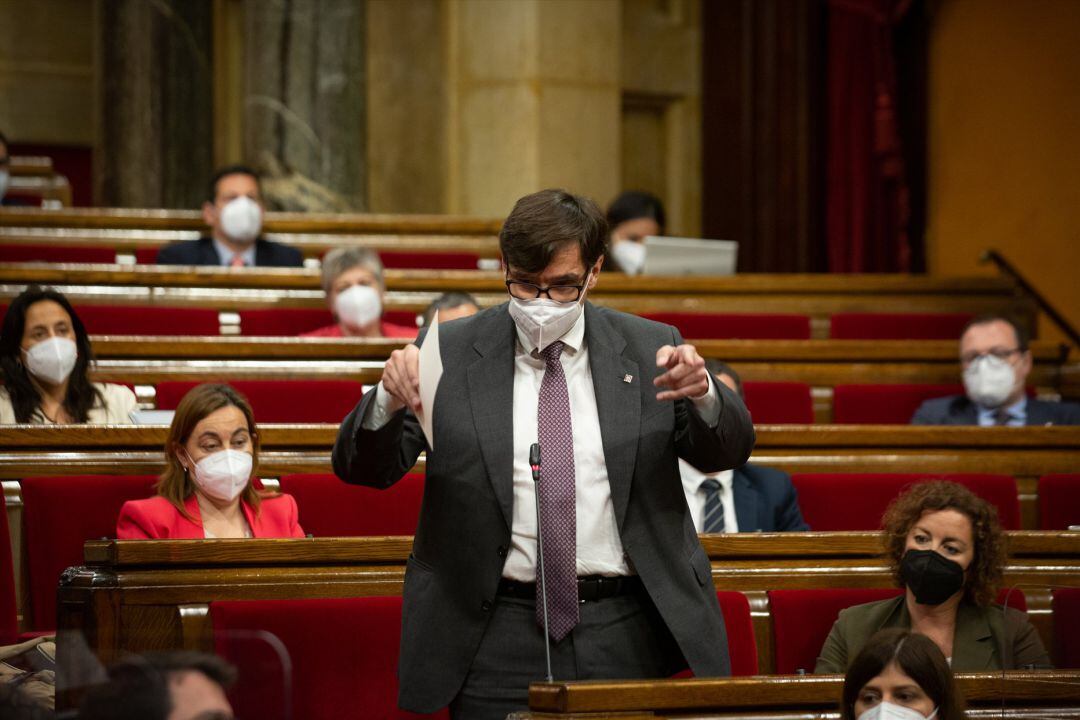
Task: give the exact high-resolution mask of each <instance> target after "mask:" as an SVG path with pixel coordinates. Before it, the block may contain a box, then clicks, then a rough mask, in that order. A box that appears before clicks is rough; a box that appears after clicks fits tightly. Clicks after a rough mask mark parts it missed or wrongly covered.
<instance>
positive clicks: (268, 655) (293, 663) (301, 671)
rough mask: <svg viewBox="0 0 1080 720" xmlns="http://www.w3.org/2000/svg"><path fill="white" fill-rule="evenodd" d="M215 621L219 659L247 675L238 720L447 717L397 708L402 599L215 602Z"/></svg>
mask: <svg viewBox="0 0 1080 720" xmlns="http://www.w3.org/2000/svg"><path fill="white" fill-rule="evenodd" d="M210 617H211V619H212V622H213V627H214V637H215V646H216V650H217V652H218V654H219V655H221V656H222V657H224V658H225V659H227V660H229V661H230V662H232V663H233V664H235V665H236V666H237V667H238V668H239V671H240V676H239V679H238V682H237V684H236V686H235V687H234V688H233V691H232V692H231V695H232V700H233V709H234V710H235V712H236V716H237V717H242V718H243V717H250V718H260V720H277V719H278V718H281V719H282V720H284V719H285V718H294V717H295V718H305V719H306V720H323V719H325V720H331V719H333V720H341V719H344V718H356V719H357V720H360V719H361V718H363V719H365V720H367V719H368V718H387V719H389V718H417V717H436V718H445V717H448V715H447V713H446V711H445V710H443V711H441V712H438V713H434V714H433V715H415V714H413V713H408V712H404V711H402V710H398V708H397V694H398V680H397V665H398V655H399V648H398V645H399V641H400V637H401V598H400V597H361V598H344V599H326V600H255V601H224V602H213V603H210ZM268 638H269V640H268ZM286 687H287V688H288V689H289V690H291V693H287V692H283V689H284V688H286ZM290 695H291V707H289V705H290V703H288V700H287V699H288V698H289V696H290Z"/></svg>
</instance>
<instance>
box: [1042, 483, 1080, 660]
mask: <svg viewBox="0 0 1080 720" xmlns="http://www.w3.org/2000/svg"><path fill="white" fill-rule="evenodd" d="M1070 525H1080V473H1077V474H1072V475H1044V476H1043V477H1041V478H1039V527H1040V528H1042V529H1043V530H1068V529H1069V526H1070ZM1077 667H1080V665H1078V666H1077Z"/></svg>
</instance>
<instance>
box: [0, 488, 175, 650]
mask: <svg viewBox="0 0 1080 720" xmlns="http://www.w3.org/2000/svg"><path fill="white" fill-rule="evenodd" d="M156 480H157V478H156V477H153V476H151V475H72V476H67V477H33V478H25V479H23V480H21V481H20V484H21V485H22V496H23V527H24V529H25V538H26V562H27V575H28V578H29V586H30V616H31V619H32V626H33V627H34V628H35V629H38V630H48V629H52V628H55V627H56V587H57V584H58V583H59V581H60V575H61V574H62V573H63V572H64V570H65V569H66V568H68V567H71V566H74V565H82V562H83V543H84V542H86V541H87V540H99V539H101V538H112V537H116V519H117V517H119V515H120V508H121V507H122V506H123V504H124V503H125V502H126V501H128V500H138V499H140V498H145V497H150V496H151V495H153V494H154V488H153V485H154V482H155V481H156Z"/></svg>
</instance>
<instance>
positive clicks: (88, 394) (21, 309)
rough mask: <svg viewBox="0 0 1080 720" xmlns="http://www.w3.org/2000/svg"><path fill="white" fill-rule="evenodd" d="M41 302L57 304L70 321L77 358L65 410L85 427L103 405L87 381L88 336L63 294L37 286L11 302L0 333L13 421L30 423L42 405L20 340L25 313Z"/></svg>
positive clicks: (0, 362)
mask: <svg viewBox="0 0 1080 720" xmlns="http://www.w3.org/2000/svg"><path fill="white" fill-rule="evenodd" d="M44 300H51V301H52V302H54V303H56V304H57V305H59V306H60V307H62V308H63V309H64V311H65V312H66V313H67V314H68V315H69V316H70V317H71V329H72V330H74V331H75V347H76V349H77V351H78V357H77V358H76V359H75V367H74V368H73V369H72V371H71V375H70V376H69V378H68V387H67V395H66V396H65V397H64V410H65V411H66V412H67V414H68V415H70V416H71V418H72V419H73V420H74V421H75V422H77V423H84V422H86V419H87V417H88V416H89V413H90V408H92V407H94V404H95V403H98V404H100V405H104V404H105V398H104V397H102V395H101V392H100V391H99V390H98V389H97V388H95V387H94V385H93V384H92V383H91V382H90V378H89V369H90V364H91V363H92V362H93V359H94V358H93V353H92V351H91V349H90V336H89V335H87V333H86V327H85V326H84V325H83V324H82V320H80V319H79V316H78V315H77V314H76V313H75V308H73V307H71V303H69V302H68V299H67V298H66V297H64V296H63V294H62V293H59V292H57V291H56V290H53V289H52V288H43V287H40V286H38V285H31V286H30V287H28V288H26V289H25V290H23V291H22V292H21V293H19V295H18V297H16V298H15V299H14V300H12V301H11V305H9V306H8V310H7V315H6V316H5V317H4V324H3V327H2V329H0V368H3V371H4V386H5V387H6V388H7V392H8V397H9V398H10V399H11V407H12V409H13V410H14V411H15V420H16V422H20V423H27V422H30V421H31V418H32V417H33V416H34V413H35V412H37V411H38V409H39V407H40V405H41V393H39V392H38V389H37V388H36V387H35V386H34V384H33V382H31V380H30V373H29V372H28V371H27V369H26V366H25V365H23V362H22V352H21V350H22V336H23V332H24V331H25V330H26V313H27V312H28V311H29V310H30V306H31V305H33V304H34V303H39V302H42V301H44Z"/></svg>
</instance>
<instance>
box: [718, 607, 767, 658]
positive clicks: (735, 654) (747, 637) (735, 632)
mask: <svg viewBox="0 0 1080 720" xmlns="http://www.w3.org/2000/svg"><path fill="white" fill-rule="evenodd" d="M716 599H717V600H719V601H720V609H721V610H722V611H723V613H724V629H725V630H727V639H728V655H729V657H730V658H731V674H732V675H757V672H758V655H757V642H756V641H755V640H754V622H753V620H752V619H751V617H750V601H749V600H747V599H746V596H745V595H743V594H742V593H741V592H737V591H733V590H718V591H717V593H716Z"/></svg>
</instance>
